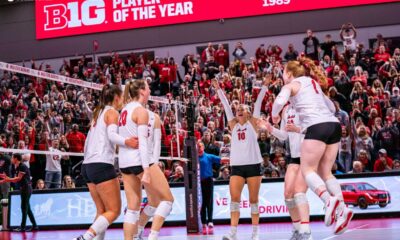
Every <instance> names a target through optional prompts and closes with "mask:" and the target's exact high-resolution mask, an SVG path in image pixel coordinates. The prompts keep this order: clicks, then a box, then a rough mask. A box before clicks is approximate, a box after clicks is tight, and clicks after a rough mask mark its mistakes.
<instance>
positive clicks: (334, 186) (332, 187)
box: [325, 178, 346, 213]
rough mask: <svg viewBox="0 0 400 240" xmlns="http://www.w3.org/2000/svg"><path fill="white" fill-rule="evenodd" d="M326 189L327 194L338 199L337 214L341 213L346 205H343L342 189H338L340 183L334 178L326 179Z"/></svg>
mask: <svg viewBox="0 0 400 240" xmlns="http://www.w3.org/2000/svg"><path fill="white" fill-rule="evenodd" d="M325 184H326V188H327V189H328V191H329V193H330V194H332V195H333V196H335V197H337V198H338V199H339V206H338V208H337V209H338V212H339V213H341V212H342V211H343V210H344V208H345V207H346V204H344V200H343V193H342V189H341V188H340V183H339V182H338V180H337V179H336V178H331V179H328V180H327V181H326V182H325Z"/></svg>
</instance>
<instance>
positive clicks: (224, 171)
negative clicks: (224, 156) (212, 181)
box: [217, 166, 231, 181]
mask: <svg viewBox="0 0 400 240" xmlns="http://www.w3.org/2000/svg"><path fill="white" fill-rule="evenodd" d="M230 177H231V171H230V170H229V167H228V166H222V167H221V169H220V171H219V176H218V178H217V180H218V181H229V179H230Z"/></svg>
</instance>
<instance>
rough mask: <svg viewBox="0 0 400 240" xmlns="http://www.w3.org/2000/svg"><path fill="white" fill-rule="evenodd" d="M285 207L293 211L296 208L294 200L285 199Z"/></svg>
mask: <svg viewBox="0 0 400 240" xmlns="http://www.w3.org/2000/svg"><path fill="white" fill-rule="evenodd" d="M285 205H286V207H287V208H288V209H293V208H295V207H296V203H295V200H294V199H293V198H289V199H285Z"/></svg>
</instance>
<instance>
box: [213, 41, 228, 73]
mask: <svg viewBox="0 0 400 240" xmlns="http://www.w3.org/2000/svg"><path fill="white" fill-rule="evenodd" d="M214 58H215V62H216V63H217V64H218V65H220V66H221V65H222V66H224V67H225V68H227V67H228V65H229V54H228V51H226V49H224V45H222V44H219V45H218V49H217V51H215V53H214Z"/></svg>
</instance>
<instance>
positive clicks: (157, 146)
mask: <svg viewBox="0 0 400 240" xmlns="http://www.w3.org/2000/svg"><path fill="white" fill-rule="evenodd" d="M160 154H161V129H160V128H156V129H154V150H153V159H154V163H158V162H159V161H160Z"/></svg>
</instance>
